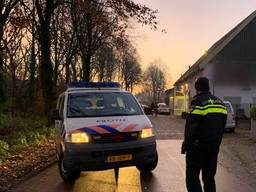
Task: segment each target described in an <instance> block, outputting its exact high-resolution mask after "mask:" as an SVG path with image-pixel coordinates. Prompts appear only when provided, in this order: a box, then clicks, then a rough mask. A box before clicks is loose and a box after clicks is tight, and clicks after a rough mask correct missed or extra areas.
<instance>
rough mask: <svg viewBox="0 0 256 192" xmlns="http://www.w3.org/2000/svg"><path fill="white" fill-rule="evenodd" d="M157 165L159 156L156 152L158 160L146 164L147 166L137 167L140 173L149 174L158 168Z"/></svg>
mask: <svg viewBox="0 0 256 192" xmlns="http://www.w3.org/2000/svg"><path fill="white" fill-rule="evenodd" d="M157 163H158V154H157V152H156V158H155V160H154V161H152V162H149V163H146V164H141V165H137V166H136V167H137V169H138V170H139V171H140V172H143V173H149V172H151V171H153V170H154V169H155V168H156V166H157Z"/></svg>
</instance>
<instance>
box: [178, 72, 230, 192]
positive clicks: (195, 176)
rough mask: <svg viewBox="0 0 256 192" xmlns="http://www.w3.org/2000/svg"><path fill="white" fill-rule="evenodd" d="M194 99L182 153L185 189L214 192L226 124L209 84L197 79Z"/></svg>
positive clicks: (219, 101) (220, 104)
mask: <svg viewBox="0 0 256 192" xmlns="http://www.w3.org/2000/svg"><path fill="white" fill-rule="evenodd" d="M195 89H196V91H197V95H196V96H195V97H194V98H193V99H192V101H191V106H190V108H191V112H190V114H189V115H188V116H187V120H186V126H185V134H184V142H183V144H182V149H181V153H182V154H185V153H186V185H187V190H188V192H202V191H203V190H202V187H201V184H200V179H199V174H200V171H202V179H203V184H204V192H216V186H215V174H216V170H217V160H218V153H219V147H220V144H221V141H222V135H223V131H224V128H225V125H226V120H227V109H226V107H225V105H224V104H223V102H222V100H220V99H219V98H217V97H215V96H214V95H212V94H211V93H210V92H209V90H210V87H209V80H208V79H207V78H206V77H200V78H199V79H197V81H196V83H195Z"/></svg>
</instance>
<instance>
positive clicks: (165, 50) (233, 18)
mask: <svg viewBox="0 0 256 192" xmlns="http://www.w3.org/2000/svg"><path fill="white" fill-rule="evenodd" d="M137 2H140V3H142V4H145V5H147V6H149V7H150V8H153V9H158V11H159V14H158V18H159V20H160V25H159V30H158V31H156V32H155V31H151V30H150V29H147V28H141V27H138V29H137V30H138V34H139V37H137V38H135V40H134V41H135V44H136V46H137V49H138V52H139V54H140V57H141V62H142V65H143V67H145V66H147V65H148V64H149V63H150V62H152V61H153V60H155V59H160V60H161V61H162V62H164V63H165V64H166V65H167V66H168V68H169V73H170V76H169V77H168V78H169V79H168V80H169V81H170V82H171V83H170V84H169V85H168V86H171V85H172V83H174V82H175V81H176V80H177V78H179V77H180V75H181V74H182V73H184V72H185V71H186V70H187V69H188V67H189V66H191V65H193V64H194V63H195V61H196V60H197V59H198V58H199V57H200V56H201V55H202V54H203V53H202V50H208V49H209V48H210V47H211V45H213V44H214V43H215V42H216V41H218V40H219V39H220V38H221V37H222V36H223V35H225V34H226V33H227V32H229V31H230V30H231V29H232V28H234V27H235V26H236V25H237V24H238V23H239V22H241V21H242V20H243V19H245V18H246V17H247V16H248V15H249V14H251V13H252V12H253V11H254V10H255V8H256V1H255V0H243V1H242V0H225V1H223V0H215V1H212V0H193V1H192V0H137ZM162 29H166V32H165V31H164V32H162Z"/></svg>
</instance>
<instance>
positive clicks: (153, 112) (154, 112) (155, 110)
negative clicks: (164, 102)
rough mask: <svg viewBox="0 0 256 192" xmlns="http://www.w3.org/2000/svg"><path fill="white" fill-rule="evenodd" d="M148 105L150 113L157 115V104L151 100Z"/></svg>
mask: <svg viewBox="0 0 256 192" xmlns="http://www.w3.org/2000/svg"><path fill="white" fill-rule="evenodd" d="M150 107H151V111H152V115H153V116H154V115H155V116H157V113H158V107H157V104H156V103H155V102H152V103H151V106H150Z"/></svg>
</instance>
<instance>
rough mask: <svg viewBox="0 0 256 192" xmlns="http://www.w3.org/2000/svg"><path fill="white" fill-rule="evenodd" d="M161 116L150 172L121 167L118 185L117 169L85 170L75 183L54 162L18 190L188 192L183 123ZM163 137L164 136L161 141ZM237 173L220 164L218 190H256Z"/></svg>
mask: <svg viewBox="0 0 256 192" xmlns="http://www.w3.org/2000/svg"><path fill="white" fill-rule="evenodd" d="M167 118H169V117H161V116H160V117H158V118H155V119H153V120H152V121H153V124H155V126H158V128H159V129H158V130H157V136H158V138H160V139H159V140H158V141H157V144H158V146H157V147H158V153H159V164H158V166H157V168H156V169H155V170H154V171H153V172H152V174H150V175H141V174H140V172H139V171H137V169H136V168H135V167H129V168H122V169H120V173H119V180H118V183H117V184H116V182H115V177H114V171H113V170H108V171H102V172H83V173H82V175H81V177H80V179H79V180H77V182H76V183H75V184H74V185H67V184H65V183H63V182H62V180H61V178H60V176H59V174H58V170H57V165H56V164H55V165H53V166H51V167H49V168H48V169H46V170H45V171H43V172H42V173H40V174H39V175H37V176H35V177H33V178H31V179H29V180H27V181H25V182H24V183H22V184H20V185H19V186H18V187H17V188H15V189H13V191H15V192H34V191H37V192H55V191H56V192H59V191H60V192H185V191H186V189H185V159H184V156H183V155H181V154H180V146H181V142H182V140H181V137H182V133H183V128H182V127H183V125H182V123H179V122H177V121H176V120H172V121H171V122H170V121H169V120H168V119H167ZM167 125H169V128H168V131H169V133H168V134H171V132H173V133H174V136H171V135H170V138H171V139H168V138H167V137H166V136H165V134H161V132H162V131H161V129H166V131H167V128H166V127H167ZM161 137H164V138H163V139H164V140H162V139H161ZM239 178H241V177H237V174H235V173H233V172H230V171H229V170H228V169H226V168H225V167H223V166H222V165H221V164H219V166H218V172H217V175H216V181H217V191H219V192H255V189H253V187H252V186H250V185H249V184H247V182H245V181H242V180H241V179H239Z"/></svg>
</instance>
